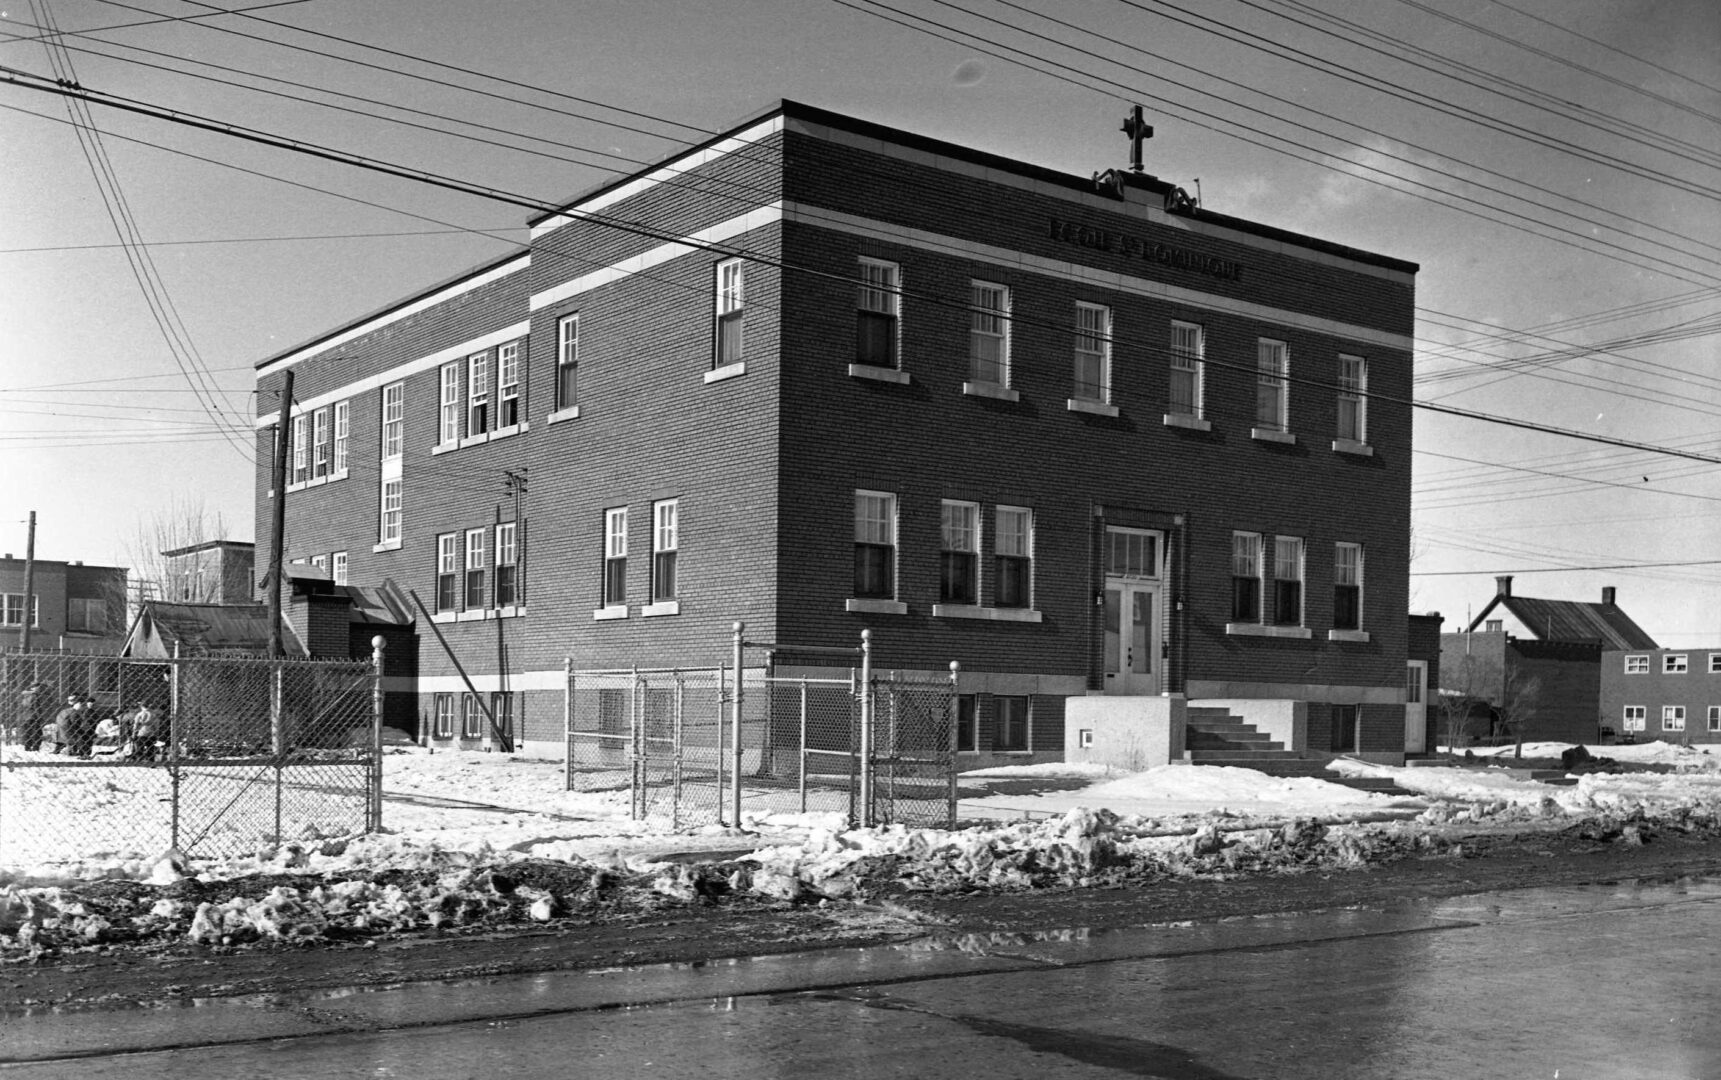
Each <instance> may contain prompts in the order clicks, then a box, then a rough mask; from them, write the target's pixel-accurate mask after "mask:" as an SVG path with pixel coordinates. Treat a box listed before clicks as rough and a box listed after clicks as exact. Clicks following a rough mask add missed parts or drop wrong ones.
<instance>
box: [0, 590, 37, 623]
mask: <svg viewBox="0 0 1721 1080" xmlns="http://www.w3.org/2000/svg"><path fill="white" fill-rule="evenodd" d="M23 625H24V594H23V593H21V592H17V593H4V594H0V626H23ZM41 625H42V594H41V593H31V594H30V626H31V627H32V628H34V627H39V626H41Z"/></svg>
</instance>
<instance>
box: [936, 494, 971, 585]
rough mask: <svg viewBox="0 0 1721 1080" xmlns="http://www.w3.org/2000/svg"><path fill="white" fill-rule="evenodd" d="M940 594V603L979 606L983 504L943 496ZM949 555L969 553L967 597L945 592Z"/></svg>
mask: <svg viewBox="0 0 1721 1080" xmlns="http://www.w3.org/2000/svg"><path fill="white" fill-rule="evenodd" d="M939 508H940V528H939V545H938V561H939V597H938V602H939V603H940V604H954V605H957V606H968V607H977V606H979V603H980V578H981V573H980V547H981V544H980V504H979V503H977V502H964V501H962V500H959V499H944V500H942V501H941V502H940V504H939ZM947 555H958V556H966V557H967V566H968V581H967V583H966V585H967V590H966V591H967V592H968V593H969V595H968V596H967V597H965V598H964V597H959V596H949V597H947V596H945V595H944V591H943V583H944V561H945V556H947Z"/></svg>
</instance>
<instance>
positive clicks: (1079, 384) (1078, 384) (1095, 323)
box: [1071, 300, 1112, 405]
mask: <svg viewBox="0 0 1721 1080" xmlns="http://www.w3.org/2000/svg"><path fill="white" fill-rule="evenodd" d="M1111 319H1112V315H1111V308H1109V307H1107V306H1106V305H1104V304H1090V303H1087V302H1086V301H1083V300H1077V301H1076V340H1075V358H1074V360H1075V375H1074V379H1073V380H1072V381H1073V385H1072V387H1071V396H1073V397H1075V398H1076V399H1077V400H1080V401H1098V402H1101V403H1103V404H1108V405H1109V404H1110V403H1111V341H1112V325H1111ZM1084 359H1086V360H1087V362H1088V363H1090V364H1092V365H1093V366H1094V367H1095V369H1096V370H1097V372H1098V382H1097V385H1094V386H1084V384H1083V381H1082V366H1083V361H1084Z"/></svg>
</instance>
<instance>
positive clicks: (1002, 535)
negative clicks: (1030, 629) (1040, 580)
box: [993, 506, 1034, 608]
mask: <svg viewBox="0 0 1721 1080" xmlns="http://www.w3.org/2000/svg"><path fill="white" fill-rule="evenodd" d="M997 521H998V528H997V533H996V536H995V538H994V540H993V545H994V547H995V548H996V550H997V556H996V561H997V578H998V581H997V599H996V601H995V602H996V603H997V605H998V606H999V607H1001V608H1025V607H1028V606H1030V605H1031V604H1032V602H1033V584H1034V573H1033V567H1034V535H1033V531H1034V519H1033V514H1032V513H1031V512H1030V511H1028V510H1026V509H1024V508H1022V507H1018V506H1000V507H998V514H997Z"/></svg>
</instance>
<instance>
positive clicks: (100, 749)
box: [90, 716, 121, 757]
mask: <svg viewBox="0 0 1721 1080" xmlns="http://www.w3.org/2000/svg"><path fill="white" fill-rule="evenodd" d="M120 735H121V732H120V722H119V717H117V716H107V717H103V718H102V722H101V723H99V724H97V725H96V730H95V733H94V735H93V736H92V738H91V741H90V756H91V757H114V756H116V755H117V754H118V753H119V752H120V741H121V739H120Z"/></svg>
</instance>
